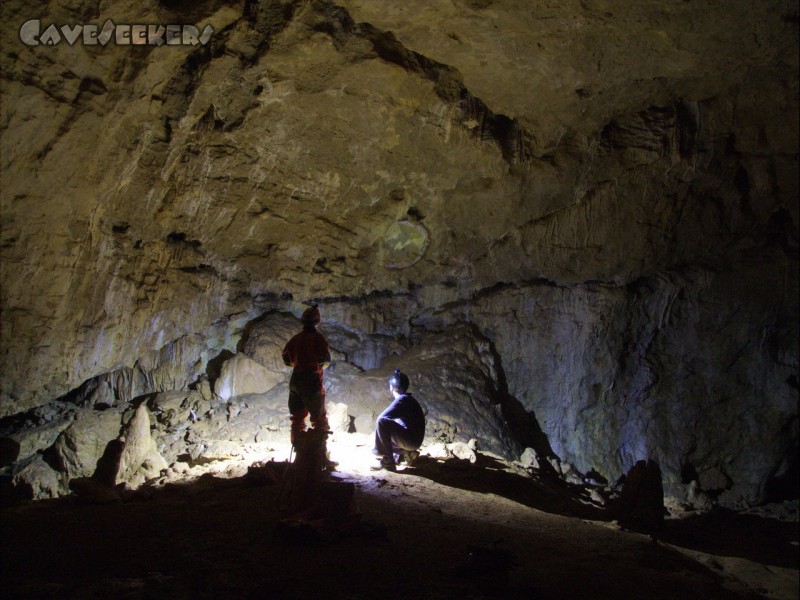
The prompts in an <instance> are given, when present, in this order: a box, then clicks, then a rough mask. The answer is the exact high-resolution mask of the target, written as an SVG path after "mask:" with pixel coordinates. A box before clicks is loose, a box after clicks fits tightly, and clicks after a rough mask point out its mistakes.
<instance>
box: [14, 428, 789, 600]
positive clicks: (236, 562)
mask: <svg viewBox="0 0 800 600" xmlns="http://www.w3.org/2000/svg"><path fill="white" fill-rule="evenodd" d="M281 454H282V459H281V461H276V462H272V463H267V465H266V466H264V467H260V468H251V469H250V471H249V474H248V471H247V467H248V465H250V464H251V462H252V458H245V459H244V460H239V461H229V462H228V463H216V464H213V465H198V466H195V467H192V468H187V469H184V470H183V471H182V472H181V473H179V474H177V475H174V476H172V477H167V478H163V479H162V480H160V481H157V482H153V483H152V484H150V485H149V486H147V487H143V488H140V489H139V490H137V491H131V492H127V493H124V494H121V495H120V497H119V498H117V499H112V498H107V499H100V498H97V497H93V496H92V495H91V494H89V495H86V494H84V495H83V496H78V495H75V496H69V497H66V498H62V499H58V500H52V501H40V502H30V503H22V504H17V505H14V506H6V507H4V508H3V509H2V512H0V518H2V575H1V576H0V586H1V588H0V589H2V590H3V597H4V598H54V599H55V598H59V599H61V598H77V599H88V598H98V599H100V598H103V599H105V598H120V599H161V598H170V599H182V598H187V599H189V598H191V599H196V598H215V599H216V598H243V599H250V598H253V599H255V598H325V599H327V598H431V599H449V598H460V599H464V598H530V599H548V600H556V599H565V600H566V599H576V598H609V599H611V598H613V599H620V598H641V599H648V600H651V599H687V598H691V599H706V598H707V599H727V598H730V599H740V598H777V599H787V600H788V599H792V598H798V544H797V540H798V526H797V522H796V520H795V521H786V520H778V519H774V518H766V517H763V516H758V515H753V514H737V513H732V512H727V511H716V512H712V513H707V514H704V515H696V516H687V515H682V517H684V518H670V519H667V521H666V524H665V527H664V530H663V531H662V532H660V533H659V534H657V535H656V536H652V535H648V534H643V533H636V532H630V531H625V530H623V529H621V528H620V527H619V526H618V525H617V524H616V523H615V522H613V521H609V520H608V517H607V516H606V515H605V513H604V510H603V509H602V508H601V507H599V506H597V505H594V504H593V503H592V502H591V501H589V498H588V495H587V494H586V493H585V490H582V489H580V488H579V487H577V486H568V485H567V484H565V483H563V482H561V481H558V480H549V479H539V478H537V477H531V476H528V475H524V474H521V473H520V470H519V469H518V468H516V469H515V468H513V465H509V464H508V463H503V462H502V461H499V460H495V459H491V458H486V457H480V459H479V460H478V461H477V462H476V463H474V464H473V463H470V462H469V461H465V460H457V459H449V460H441V459H434V458H430V457H424V456H423V457H422V458H421V459H420V460H419V461H418V462H417V463H416V464H415V465H414V466H412V467H408V468H405V469H402V470H398V471H397V472H394V473H393V472H386V471H380V472H377V473H373V472H370V471H369V468H368V467H369V464H371V463H372V462H373V459H372V457H371V455H370V454H369V452H368V450H366V449H365V448H364V447H363V444H356V445H355V446H354V445H352V444H351V445H350V447H345V445H342V444H339V445H338V446H337V445H336V444H333V447H332V449H331V455H332V458H334V459H335V460H340V465H339V468H338V469H337V470H336V471H335V472H334V473H332V474H331V476H330V477H331V478H332V481H334V484H332V485H333V487H335V488H336V489H339V490H341V489H346V488H349V489H352V488H354V490H355V491H354V496H353V499H352V503H351V505H350V509H351V510H350V512H349V513H348V512H345V513H344V514H341V515H340V516H341V518H339V517H335V518H334V517H333V516H329V517H328V518H326V519H322V520H319V521H317V522H316V523H315V524H316V525H317V527H316V528H314V527H311V526H309V523H308V522H307V521H303V520H301V519H299V518H295V519H289V520H288V522H287V520H286V517H287V516H288V515H291V514H292V512H293V511H291V510H289V509H287V508H286V507H285V506H284V505H285V504H286V502H287V500H286V499H287V497H288V496H287V483H286V482H287V481H289V480H285V479H284V473H285V464H286V462H285V461H286V457H287V451H286V449H277V450H276V453H275V456H273V457H272V458H273V459H278V458H280V455H281ZM337 454H338V456H337ZM347 484H352V486H349V485H347Z"/></svg>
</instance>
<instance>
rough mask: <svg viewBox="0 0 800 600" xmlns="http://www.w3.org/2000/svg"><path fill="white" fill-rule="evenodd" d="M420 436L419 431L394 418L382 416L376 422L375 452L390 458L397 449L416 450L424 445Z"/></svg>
mask: <svg viewBox="0 0 800 600" xmlns="http://www.w3.org/2000/svg"><path fill="white" fill-rule="evenodd" d="M420 437H421V436H420V435H419V432H416V431H411V430H409V429H408V428H407V427H406V426H405V425H403V424H401V423H398V422H397V421H395V420H394V419H390V418H388V417H384V416H380V417H378V420H377V422H376V423H375V449H374V450H373V452H374V453H375V454H378V455H380V456H385V457H387V458H389V457H394V453H395V452H396V451H397V450H416V449H417V448H419V447H420V446H421V445H422V440H421V439H420ZM392 460H394V458H392Z"/></svg>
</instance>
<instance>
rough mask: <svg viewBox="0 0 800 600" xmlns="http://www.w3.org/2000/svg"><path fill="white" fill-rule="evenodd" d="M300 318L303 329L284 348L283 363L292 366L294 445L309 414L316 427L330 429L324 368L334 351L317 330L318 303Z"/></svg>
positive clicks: (290, 398)
mask: <svg viewBox="0 0 800 600" xmlns="http://www.w3.org/2000/svg"><path fill="white" fill-rule="evenodd" d="M300 320H301V322H302V323H303V331H301V332H300V333H298V334H297V335H295V336H294V337H293V338H292V339H290V340H289V342H288V343H287V344H286V347H285V348H284V349H283V362H284V364H285V365H286V366H291V367H293V370H292V378H291V379H290V380H289V414H290V417H289V419H290V420H291V423H292V429H291V441H292V445H294V444H295V442H296V441H297V435H298V433H302V432H303V431H305V430H306V417H310V419H309V420H310V421H311V427H312V428H313V429H319V430H322V431H327V430H328V414H327V411H326V410H325V386H324V385H323V383H322V369H324V368H325V367H327V366H328V365H329V364H330V362H331V351H330V349H329V348H328V342H326V341H325V338H324V337H323V335H322V334H321V333H319V332H318V331H317V325H318V324H319V321H320V314H319V309H317V307H316V305H315V306H312V307H311V308H308V309H306V310H305V312H304V313H303V316H302V317H301V319H300Z"/></svg>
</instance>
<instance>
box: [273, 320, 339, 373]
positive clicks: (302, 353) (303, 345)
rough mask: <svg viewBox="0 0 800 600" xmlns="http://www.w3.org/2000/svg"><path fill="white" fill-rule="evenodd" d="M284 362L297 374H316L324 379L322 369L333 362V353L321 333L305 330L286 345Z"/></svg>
mask: <svg viewBox="0 0 800 600" xmlns="http://www.w3.org/2000/svg"><path fill="white" fill-rule="evenodd" d="M283 362H284V364H285V365H287V366H291V367H294V370H295V372H296V373H316V374H317V375H319V376H320V378H322V368H323V367H325V366H327V365H328V363H330V362H331V351H330V348H328V342H326V341H325V338H324V337H323V336H322V334H321V333H319V332H318V331H317V330H316V329H304V330H303V331H301V332H300V333H298V334H297V335H296V336H294V337H293V338H292V339H290V340H289V342H288V343H287V344H286V347H285V348H284V349H283Z"/></svg>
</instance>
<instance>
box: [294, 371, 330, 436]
mask: <svg viewBox="0 0 800 600" xmlns="http://www.w3.org/2000/svg"><path fill="white" fill-rule="evenodd" d="M289 415H290V417H289V419H290V421H291V423H292V432H291V435H292V443H294V438H295V435H296V434H297V432H300V431H305V430H306V417H310V419H309V420H310V421H311V427H313V428H314V429H325V430H327V429H328V415H327V412H326V411H325V387H324V386H323V385H322V379H321V378H320V376H319V375H317V374H316V373H292V378H291V379H290V380H289Z"/></svg>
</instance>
